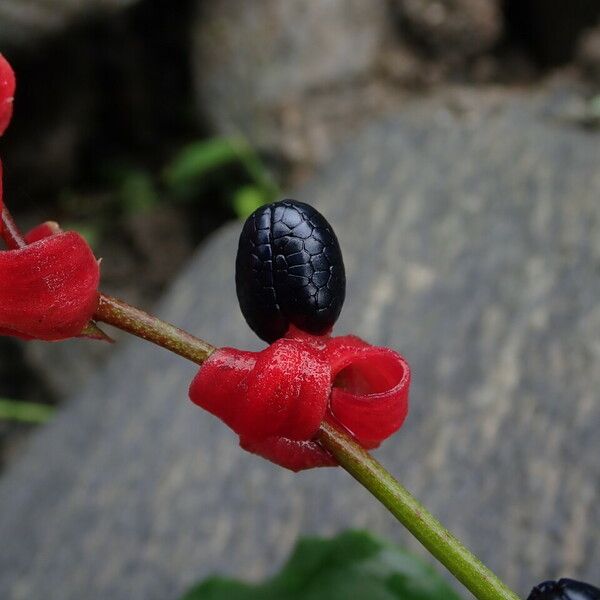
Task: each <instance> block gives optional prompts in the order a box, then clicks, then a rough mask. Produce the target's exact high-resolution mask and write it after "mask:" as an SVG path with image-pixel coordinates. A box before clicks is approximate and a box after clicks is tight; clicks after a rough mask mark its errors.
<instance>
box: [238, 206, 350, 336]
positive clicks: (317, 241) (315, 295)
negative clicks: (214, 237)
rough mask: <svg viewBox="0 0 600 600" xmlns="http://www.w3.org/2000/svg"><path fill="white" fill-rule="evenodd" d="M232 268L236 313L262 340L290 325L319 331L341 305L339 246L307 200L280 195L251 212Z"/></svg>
mask: <svg viewBox="0 0 600 600" xmlns="http://www.w3.org/2000/svg"><path fill="white" fill-rule="evenodd" d="M235 267H236V269H235V283H236V289H237V296H238V300H239V302H240V307H241V309H242V313H243V314H244V317H245V319H246V321H247V322H248V325H250V327H251V328H252V329H253V330H254V331H255V333H256V334H257V335H258V336H259V337H261V338H262V339H263V340H265V341H267V342H273V341H275V340H276V339H278V338H280V337H282V336H283V335H284V334H285V332H286V331H287V329H288V327H289V326H290V324H293V325H295V326H296V327H298V328H300V329H302V330H303V331H306V332H308V333H314V334H321V333H324V332H325V331H327V330H328V329H330V328H331V327H332V326H333V324H334V323H335V321H336V320H337V318H338V316H339V314H340V311H341V310H342V304H343V303H344V297H345V295H346V275H345V271H344V262H343V260H342V253H341V251H340V246H339V243H338V240H337V238H336V236H335V233H334V232H333V229H332V228H331V225H329V223H328V222H327V221H326V220H325V217H323V215H321V214H320V213H319V212H318V211H317V210H315V209H314V208H313V207H312V206H309V205H308V204H304V203H303V202H298V201H296V200H282V201H281V202H275V203H273V204H268V205H266V206H262V207H260V208H259V209H257V210H256V211H254V213H252V214H251V215H250V217H248V220H247V221H246V223H245V224H244V228H243V229H242V233H241V235H240V243H239V247H238V254H237V260H236V265H235Z"/></svg>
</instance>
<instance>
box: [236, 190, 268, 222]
mask: <svg viewBox="0 0 600 600" xmlns="http://www.w3.org/2000/svg"><path fill="white" fill-rule="evenodd" d="M267 202H269V198H268V197H267V195H266V194H265V192H264V190H263V189H261V188H259V187H257V186H255V185H245V186H243V187H241V188H238V189H237V190H236V192H235V194H234V195H233V200H232V205H233V211H234V212H235V214H236V215H237V217H238V218H240V219H244V220H245V219H246V218H248V217H249V216H250V215H251V214H252V213H253V212H254V211H255V210H256V209H257V208H258V207H259V206H262V205H263V204H267Z"/></svg>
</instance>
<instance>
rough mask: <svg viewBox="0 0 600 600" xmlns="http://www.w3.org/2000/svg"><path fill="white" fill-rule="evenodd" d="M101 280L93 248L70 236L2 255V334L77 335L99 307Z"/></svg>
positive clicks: (50, 337) (52, 337) (60, 235)
mask: <svg viewBox="0 0 600 600" xmlns="http://www.w3.org/2000/svg"><path fill="white" fill-rule="evenodd" d="M38 233H39V232H38ZM99 278H100V271H99V267H98V262H97V261H96V258H95V257H94V255H93V253H92V251H91V250H90V247H89V246H88V244H87V242H86V241H85V240H84V239H83V238H82V237H81V236H80V235H79V234H77V233H74V232H72V231H70V232H65V233H57V234H54V235H50V236H48V237H43V238H42V239H38V241H36V242H34V243H32V244H30V245H28V246H25V247H24V248H19V249H17V250H6V251H3V252H0V335H12V336H16V337H21V338H24V339H33V338H35V339H41V340H48V341H54V340H62V339H66V338H70V337H74V336H77V335H79V334H80V333H81V331H82V330H83V328H84V327H85V326H86V324H87V323H88V321H89V320H90V319H91V317H92V315H93V314H94V311H95V310H96V307H97V305H98V291H97V290H98V282H99Z"/></svg>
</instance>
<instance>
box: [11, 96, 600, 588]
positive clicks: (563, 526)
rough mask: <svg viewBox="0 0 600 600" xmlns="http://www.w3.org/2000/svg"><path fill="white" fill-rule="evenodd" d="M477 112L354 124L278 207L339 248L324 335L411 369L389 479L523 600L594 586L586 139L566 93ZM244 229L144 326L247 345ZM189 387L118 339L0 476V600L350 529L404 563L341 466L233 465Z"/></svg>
mask: <svg viewBox="0 0 600 600" xmlns="http://www.w3.org/2000/svg"><path fill="white" fill-rule="evenodd" d="M471 100H472V101H471V102H469V101H465V102H462V103H460V105H459V104H457V103H453V104H452V105H449V104H448V103H446V102H441V101H439V100H438V101H431V102H421V103H420V104H419V105H417V106H415V107H413V108H412V109H410V110H408V111H406V112H405V113H403V114H400V115H397V116H395V117H394V118H391V119H388V120H386V121H383V122H381V123H380V124H378V125H375V126H373V127H371V128H369V129H368V130H366V131H364V132H363V133H362V134H361V135H360V136H358V137H357V138H356V139H355V140H354V141H353V142H352V143H351V144H349V145H348V146H347V147H346V148H345V150H343V151H341V152H340V153H339V155H338V157H337V159H336V160H335V161H334V162H333V163H331V164H330V165H329V166H328V167H327V168H326V169H325V170H323V172H322V173H321V174H320V175H319V176H317V177H316V178H315V179H314V180H313V181H312V183H310V184H309V185H308V186H307V187H305V188H303V189H302V190H300V191H299V192H298V193H297V194H296V197H298V198H299V199H301V200H305V201H310V202H315V203H316V204H317V205H318V206H319V207H320V209H322V211H323V212H324V213H325V215H326V217H327V218H328V219H329V220H330V221H331V222H332V223H334V224H335V228H336V231H337V233H338V237H339V239H340V243H341V246H342V249H343V251H344V254H345V259H346V267H347V273H348V276H349V282H348V283H349V286H348V296H347V302H346V306H345V308H344V311H343V313H342V317H341V319H340V322H339V324H338V326H337V331H338V332H340V333H343V332H347V331H354V332H356V333H357V334H359V335H361V336H363V337H365V338H367V339H369V340H371V341H373V342H377V343H381V344H388V345H391V346H394V347H395V348H397V349H399V350H400V351H401V352H402V353H403V354H405V355H406V356H407V357H408V359H409V360H410V362H411V365H412V367H413V375H414V379H413V382H414V383H413V389H412V396H411V413H410V416H409V418H408V420H407V422H406V424H405V426H404V428H403V429H402V430H401V431H400V432H399V433H398V434H397V435H396V436H395V437H394V438H393V439H391V440H389V441H388V442H387V443H386V444H384V446H383V448H382V449H381V451H379V452H378V453H377V454H378V456H379V457H380V458H381V459H382V461H383V462H384V464H385V465H387V466H388V467H389V468H390V469H391V470H392V471H393V472H394V473H395V474H396V475H397V476H398V477H399V478H400V479H401V480H402V481H403V482H404V483H405V484H406V485H407V486H408V487H409V489H411V490H412V491H413V492H414V493H415V494H416V495H417V497H419V498H420V499H421V500H422V501H423V502H424V503H425V504H426V505H427V506H428V507H429V508H430V509H431V510H432V511H433V512H434V513H435V514H437V515H438V516H439V517H440V518H441V519H442V520H443V521H444V522H445V523H446V524H447V525H448V526H449V527H450V528H451V529H452V530H453V531H455V532H456V534H457V535H459V536H460V537H461V538H463V539H464V541H465V542H466V543H467V545H468V546H470V547H471V548H472V549H473V550H474V551H475V552H476V553H477V554H479V555H480V556H481V557H482V558H483V559H484V560H485V561H486V562H487V563H489V565H490V566H491V568H492V569H494V570H495V571H496V572H498V573H499V574H500V575H501V576H503V577H504V578H506V580H507V581H508V583H509V584H510V585H512V586H514V587H515V588H516V590H517V591H518V592H519V593H521V594H523V593H525V592H526V591H528V590H529V589H530V588H531V586H532V585H533V583H535V582H537V581H541V580H543V579H547V578H556V577H558V576H565V575H569V576H572V577H576V578H581V579H586V580H590V581H594V580H595V581H596V582H597V580H598V573H599V572H600V546H599V545H598V541H597V532H598V530H599V528H600V502H598V498H599V494H600V463H599V462H598V456H599V455H600V436H599V435H598V430H599V428H600V401H599V396H598V394H599V392H598V390H600V369H599V368H598V365H599V364H600V309H599V305H598V298H599V297H600V203H599V202H598V198H599V197H600V171H599V169H598V165H599V164H600V144H599V137H598V135H597V134H592V133H589V132H585V131H584V130H582V129H579V128H577V127H573V126H571V125H570V124H569V123H567V122H565V121H563V120H560V119H556V118H555V117H554V114H555V112H556V111H558V112H560V106H561V103H562V102H563V97H562V96H561V95H557V96H553V97H552V98H550V99H548V98H544V97H541V96H537V97H533V98H508V99H507V98H494V97H490V98H487V97H479V96H475V97H473V98H472V99H471ZM457 106H458V107H459V108H460V110H457V109H456V108H455V107H457ZM239 229H240V226H239V225H237V224H236V225H232V226H230V227H228V228H227V229H225V230H223V231H221V232H220V233H218V234H217V235H215V236H214V237H213V238H212V240H211V241H210V242H209V243H208V244H207V245H206V246H205V247H204V248H203V249H202V250H201V251H200V253H199V254H198V256H197V257H196V259H195V260H194V261H193V262H192V263H191V264H190V265H189V267H188V268H187V269H186V270H185V271H184V272H183V273H182V275H181V277H180V278H179V280H178V282H177V283H176V284H175V285H174V287H173V289H172V290H171V292H170V293H169V294H168V296H167V297H166V298H165V299H164V302H163V303H162V304H161V306H160V307H159V308H158V313H159V314H160V315H161V316H162V317H165V318H167V319H169V320H171V321H174V322H176V323H178V324H180V325H182V326H184V327H186V328H188V329H190V330H191V331H193V332H194V333H196V334H198V335H200V336H202V337H205V338H207V339H208V340H210V341H211V342H213V343H215V344H217V345H234V346H239V347H249V348H257V347H259V343H258V341H257V340H256V339H254V338H253V337H252V335H251V333H250V331H249V330H248V328H247V327H246V326H245V324H244V322H243V319H242V317H241V315H240V313H239V310H238V308H237V306H236V300H235V293H234V287H233V268H234V256H235V249H236V242H237V236H238V234H239ZM194 371H195V369H194V367H193V365H190V364H187V363H186V362H185V361H183V360H180V359H178V358H176V357H174V356H171V355H169V354H168V353H166V352H165V351H163V350H161V349H158V348H153V347H150V346H149V345H145V344H143V343H142V342H139V341H136V340H132V341H130V342H128V343H126V344H124V345H123V347H122V348H120V349H118V350H117V351H116V352H115V355H114V357H113V359H112V361H111V362H110V364H109V366H108V368H107V369H106V370H103V371H102V372H99V373H97V375H96V376H95V377H94V378H93V380H92V381H90V384H89V386H88V387H87V389H86V390H85V392H83V393H82V394H80V395H79V396H78V397H77V398H74V399H73V400H72V402H71V403H70V404H67V405H66V406H65V407H64V408H63V409H62V410H61V412H60V414H59V415H58V417H57V418H56V419H55V421H54V422H53V423H51V424H49V425H48V426H46V427H44V428H43V429H42V430H40V431H39V434H38V435H36V436H34V438H33V439H32V440H31V443H30V446H29V449H28V451H27V452H26V453H25V454H24V456H22V457H21V458H20V459H19V460H18V461H15V463H14V464H13V465H12V467H10V468H9V469H8V470H7V472H6V474H5V475H4V477H3V478H2V480H1V481H0V539H2V540H3V543H2V544H1V545H0V597H2V598H3V599H6V600H19V599H30V598H40V597H48V596H52V597H56V598H61V600H71V599H77V600H79V599H80V598H82V597H85V598H86V599H88V600H96V599H98V600H100V599H106V598H111V599H113V600H121V599H123V600H125V599H127V600H130V599H131V598H143V599H144V600H154V599H156V600H159V599H160V600H170V599H172V600H175V599H176V598H177V597H178V596H179V595H180V593H181V592H182V590H183V589H185V588H186V587H187V586H188V585H189V584H191V583H192V582H193V581H195V580H197V579H199V578H201V577H204V576H206V575H207V574H209V573H212V572H214V571H215V570H218V571H219V572H221V573H226V574H231V575H236V576H242V577H252V578H258V577H262V576H264V575H265V574H267V573H270V572H272V571H273V570H274V569H275V568H276V566H277V565H278V564H280V563H281V562H282V561H283V559H284V557H285V556H286V554H287V553H288V551H289V549H290V548H291V546H292V545H293V543H294V540H295V539H296V537H297V536H298V535H299V534H300V533H307V532H320V533H324V534H330V533H334V532H336V531H338V530H340V529H344V528H348V527H367V528H369V529H371V530H373V531H375V532H378V533H380V534H383V535H385V536H386V537H389V538H392V539H394V540H396V541H398V542H401V543H403V544H406V545H409V546H411V547H415V543H414V542H413V541H412V540H411V539H410V536H409V535H408V534H407V533H406V532H405V531H404V530H403V529H402V528H401V527H400V526H399V525H397V524H396V523H395V522H394V521H393V519H392V518H391V517H390V516H389V515H388V514H387V513H386V512H385V510H384V509H383V508H381V507H380V506H379V505H378V504H377V503H376V502H375V501H374V500H373V499H372V498H371V497H370V496H369V495H368V494H367V493H366V492H365V491H364V490H363V489H361V488H360V487H359V486H358V485H357V484H356V483H355V482H354V481H353V480H352V479H351V478H350V477H349V476H347V475H346V474H345V473H344V472H343V471H342V470H341V469H338V470H327V469H323V470H316V471H311V472H305V473H301V474H299V475H293V474H292V473H289V472H285V471H283V470H281V469H278V468H276V467H274V466H272V465H271V464H269V463H267V462H264V461H262V460H260V459H258V458H257V457H254V456H251V455H248V454H245V453H244V452H242V451H241V450H240V449H239V448H238V447H237V445H236V443H235V437H234V436H233V435H232V434H231V432H229V430H227V428H226V427H225V426H223V425H222V424H221V423H219V422H217V421H216V420H215V419H214V418H213V417H211V416H210V415H208V414H205V413H202V412H201V411H199V410H198V409H197V408H195V407H194V406H192V405H191V403H190V402H189V401H188V400H187V399H186V393H187V386H188V383H189V381H190V379H191V377H192V375H193V374H194Z"/></svg>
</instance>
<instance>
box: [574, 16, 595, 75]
mask: <svg viewBox="0 0 600 600" xmlns="http://www.w3.org/2000/svg"><path fill="white" fill-rule="evenodd" d="M577 62H578V64H579V65H580V66H581V68H582V69H583V71H584V73H585V75H586V76H587V77H588V78H589V79H590V80H591V81H592V82H593V83H594V84H595V85H596V87H598V86H600V24H598V25H597V26H596V27H594V28H592V29H589V30H588V31H586V32H585V33H584V34H583V35H582V36H581V39H580V40H579V44H578V47H577Z"/></svg>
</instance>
